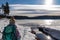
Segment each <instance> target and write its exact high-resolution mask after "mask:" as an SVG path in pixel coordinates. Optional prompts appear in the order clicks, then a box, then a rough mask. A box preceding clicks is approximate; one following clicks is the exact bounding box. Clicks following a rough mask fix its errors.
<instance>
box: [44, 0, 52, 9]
mask: <svg viewBox="0 0 60 40" xmlns="http://www.w3.org/2000/svg"><path fill="white" fill-rule="evenodd" d="M52 4H53V0H45V9H52V8H51V7H52Z"/></svg>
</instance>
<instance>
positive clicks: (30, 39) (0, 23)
mask: <svg viewBox="0 0 60 40" xmlns="http://www.w3.org/2000/svg"><path fill="white" fill-rule="evenodd" d="M15 21H16V25H17V29H18V30H19V32H20V35H21V40H24V39H26V40H35V37H36V35H34V34H32V33H30V31H31V27H34V25H35V26H36V25H43V26H45V27H48V28H52V29H56V30H59V31H60V20H53V22H51V20H49V21H48V20H47V21H48V22H45V20H27V19H26V20H15ZM49 22H50V24H49ZM47 23H48V24H47ZM8 24H9V19H6V18H3V19H0V31H1V32H2V31H3V29H4V27H5V26H7V25H8ZM20 24H30V25H31V24H33V25H31V26H24V25H20ZM35 31H36V33H37V34H40V36H41V37H42V38H45V37H43V36H44V34H43V33H41V32H39V31H37V30H36V29H35ZM45 36H46V35H45ZM1 38H2V34H1V33H0V39H1Z"/></svg>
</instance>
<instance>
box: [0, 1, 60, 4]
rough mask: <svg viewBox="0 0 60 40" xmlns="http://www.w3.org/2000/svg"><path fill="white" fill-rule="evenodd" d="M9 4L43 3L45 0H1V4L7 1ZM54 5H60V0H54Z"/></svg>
mask: <svg viewBox="0 0 60 40" xmlns="http://www.w3.org/2000/svg"><path fill="white" fill-rule="evenodd" d="M6 1H7V2H9V4H31V5H43V4H44V3H45V0H0V5H1V4H4V3H5V2H6ZM53 4H54V5H60V0H53Z"/></svg>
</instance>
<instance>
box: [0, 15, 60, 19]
mask: <svg viewBox="0 0 60 40" xmlns="http://www.w3.org/2000/svg"><path fill="white" fill-rule="evenodd" d="M0 17H2V18H4V17H6V18H10V17H11V16H5V15H0ZM14 18H15V19H60V16H47V15H45V16H35V17H28V16H14Z"/></svg>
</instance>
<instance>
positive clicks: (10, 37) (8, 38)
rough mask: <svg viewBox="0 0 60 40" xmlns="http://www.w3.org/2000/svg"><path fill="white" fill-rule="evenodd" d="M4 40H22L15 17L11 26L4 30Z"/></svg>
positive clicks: (11, 20)
mask: <svg viewBox="0 0 60 40" xmlns="http://www.w3.org/2000/svg"><path fill="white" fill-rule="evenodd" d="M2 39H3V40H20V35H19V32H18V30H17V27H16V25H15V20H14V17H11V19H10V23H9V25H7V26H6V27H5V28H4V31H3V36H2Z"/></svg>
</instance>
